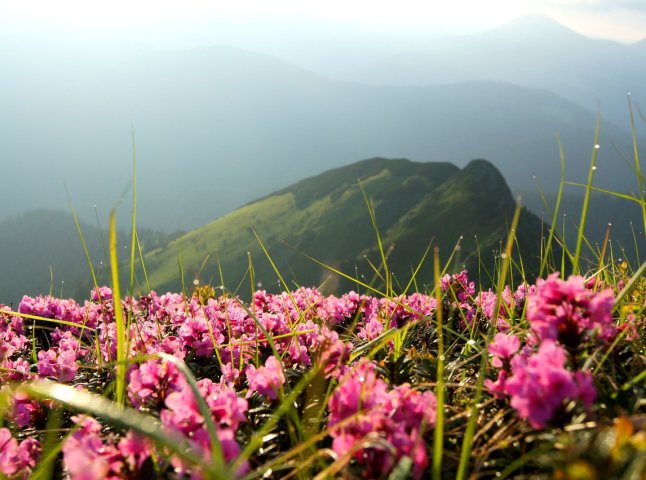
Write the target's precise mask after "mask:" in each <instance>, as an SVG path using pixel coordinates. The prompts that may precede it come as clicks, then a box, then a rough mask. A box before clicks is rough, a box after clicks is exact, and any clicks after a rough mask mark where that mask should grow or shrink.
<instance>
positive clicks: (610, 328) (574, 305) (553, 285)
mask: <svg viewBox="0 0 646 480" xmlns="http://www.w3.org/2000/svg"><path fill="white" fill-rule="evenodd" d="M613 304H614V296H613V294H612V291H611V290H604V291H602V292H599V293H595V292H593V291H591V290H589V289H587V288H586V286H585V281H584V279H583V277H580V276H576V275H573V276H571V277H569V278H568V279H567V280H560V279H559V278H558V273H554V274H552V275H550V276H549V277H548V278H547V280H539V281H538V282H537V284H536V292H535V293H534V294H533V295H530V296H529V297H528V303H527V320H528V321H529V322H530V325H531V328H532V330H534V332H536V334H537V335H538V337H539V338H541V339H548V340H558V341H559V343H561V344H562V345H566V346H568V347H576V346H578V345H579V343H580V342H581V341H582V340H583V339H585V338H590V337H595V336H596V337H597V338H598V339H599V340H601V341H609V340H612V339H613V338H614V337H615V335H616V332H617V328H616V326H615V325H614V323H613V320H612V306H613Z"/></svg>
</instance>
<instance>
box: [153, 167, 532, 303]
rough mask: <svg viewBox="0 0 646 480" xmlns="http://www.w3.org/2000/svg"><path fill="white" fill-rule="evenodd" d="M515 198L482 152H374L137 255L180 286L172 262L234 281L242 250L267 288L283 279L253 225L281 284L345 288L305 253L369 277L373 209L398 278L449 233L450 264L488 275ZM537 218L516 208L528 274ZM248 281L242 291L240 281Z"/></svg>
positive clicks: (156, 277)
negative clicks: (441, 157) (412, 155)
mask: <svg viewBox="0 0 646 480" xmlns="http://www.w3.org/2000/svg"><path fill="white" fill-rule="evenodd" d="M362 190H363V191H362ZM364 193H365V197H366V199H368V203H366V201H365V199H364V198H363V196H364ZM515 206H516V205H515V201H514V199H513V198H512V195H511V193H510V191H509V188H508V186H507V185H506V183H505V180H504V179H503V177H502V176H501V174H500V172H498V170H497V169H496V168H495V167H494V166H493V165H492V164H491V163H489V162H487V161H485V160H474V161H472V162H470V163H469V164H468V165H467V166H466V167H465V168H464V169H462V170H461V169H459V168H458V167H456V166H455V165H452V164H450V163H415V162H411V161H409V160H404V159H400V160H389V159H385V158H374V159H370V160H364V161H361V162H358V163H355V164H352V165H349V166H347V167H342V168H337V169H334V170H330V171H328V172H325V173H323V174H321V175H318V176H315V177H311V178H308V179H306V180H303V181H301V182H298V183H296V184H294V185H292V186H290V187H287V188H285V189H282V190H279V191H277V192H275V193H274V194H272V195H269V196H267V197H264V198H261V199H259V200H257V201H254V202H252V203H250V204H248V205H245V206H244V207H242V208H240V209H238V210H235V211H233V212H232V213H230V214H228V215H225V216H223V217H221V218H219V219H217V220H215V221H213V222H211V223H209V224H207V225H205V226H203V227H201V228H199V229H196V230H194V231H191V232H189V233H187V234H186V235H184V236H182V237H180V238H178V239H176V240H175V241H173V242H172V243H171V244H170V245H169V246H168V247H167V248H163V249H158V250H155V251H153V252H151V253H150V254H148V255H147V256H146V258H145V262H146V267H147V269H148V272H149V276H150V281H151V284H152V286H153V288H155V289H158V290H160V291H165V290H166V289H178V288H182V285H181V283H180V280H179V279H180V275H179V268H180V266H181V268H182V270H183V273H184V278H183V280H184V287H185V288H186V286H187V285H190V288H192V283H193V281H194V280H198V281H200V282H203V283H210V284H214V285H216V284H218V285H219V284H221V283H224V285H225V286H226V287H227V288H229V289H232V290H233V289H235V288H236V286H237V285H238V284H239V283H240V282H241V280H242V279H243V277H245V274H246V273H247V271H248V268H249V255H250V256H251V261H252V265H253V274H254V282H256V283H257V284H259V285H262V287H263V288H267V289H269V290H278V289H280V288H281V287H285V286H281V285H280V284H279V281H278V276H277V274H276V273H275V271H274V270H273V267H272V266H271V265H270V263H269V261H268V260H267V258H266V255H265V254H264V253H263V252H262V249H261V247H260V245H259V241H258V239H257V238H256V237H255V234H254V233H253V231H254V230H255V232H256V233H257V235H258V237H259V238H260V239H261V241H262V242H263V244H264V245H265V247H266V249H267V250H268V252H269V255H270V256H271V258H272V260H273V262H274V263H275V265H276V267H277V269H278V271H279V272H280V273H282V275H283V277H284V279H285V281H286V282H287V283H288V284H289V285H286V287H287V288H291V287H293V286H294V285H306V286H318V285H322V288H323V290H324V291H338V289H339V288H346V287H349V288H351V287H352V286H353V284H352V282H349V283H348V281H347V280H345V281H344V279H343V277H340V276H337V275H335V274H333V273H332V272H331V271H330V270H329V269H328V268H325V267H323V266H321V265H320V264H318V263H317V262H315V261H313V260H311V259H308V258H306V257H305V255H304V254H307V255H308V256H311V257H313V258H315V259H316V260H317V261H318V262H321V263H323V264H325V265H327V266H330V267H332V268H335V269H338V270H340V271H342V272H345V273H347V274H349V275H350V276H351V277H354V278H360V279H365V281H370V280H371V279H372V277H373V276H374V275H375V272H374V269H373V268H372V267H371V266H370V262H372V264H373V265H374V266H375V267H379V265H380V263H381V258H380V252H379V249H378V247H377V240H376V233H375V228H374V226H373V224H372V222H371V216H370V209H374V214H375V218H376V226H377V229H378V231H379V234H380V236H381V238H382V240H383V247H384V250H385V251H387V253H388V255H389V260H388V263H389V264H390V265H392V269H391V272H392V274H393V275H394V281H395V282H396V284H398V285H399V287H400V288H404V286H405V285H406V284H407V282H408V281H409V279H410V278H411V274H412V272H413V271H414V270H415V269H416V268H417V266H418V264H419V262H420V260H421V259H422V258H423V256H424V252H425V251H426V249H427V247H428V246H429V245H433V246H435V245H437V246H439V247H440V250H441V252H442V256H443V258H444V259H445V260H446V259H448V257H449V255H450V254H451V252H452V251H453V249H454V246H455V245H456V243H458V241H460V247H459V250H458V251H457V252H456V254H455V257H454V265H455V266H458V267H460V266H466V267H467V268H469V269H470V271H472V272H474V273H475V272H480V279H479V280H480V281H482V282H483V283H484V284H489V283H490V276H491V275H493V273H494V271H493V269H494V263H495V262H494V257H495V255H496V254H497V253H499V251H500V245H501V242H504V240H505V238H506V235H507V229H508V227H509V224H510V222H511V217H512V215H513V212H514V209H515ZM541 228H542V225H541V221H540V220H538V218H537V217H536V216H535V215H533V214H531V213H529V212H528V211H525V210H523V212H522V214H521V219H520V224H519V228H518V247H519V251H520V252H521V253H522V255H523V259H524V260H525V268H526V269H527V272H526V273H527V275H528V276H531V273H532V272H533V271H534V270H535V269H536V268H537V263H538V261H537V258H538V256H539V253H540V242H541V238H542V232H541ZM252 229H253V230H252ZM476 235H477V237H476ZM218 262H219V265H218ZM220 269H221V271H222V273H223V276H224V279H221V278H220V273H219V272H220ZM431 276H432V275H431V268H430V266H429V264H428V262H426V263H425V264H424V265H422V269H421V270H420V271H419V273H418V275H417V276H416V280H417V281H418V282H420V283H424V282H427V281H429V280H430V279H431ZM248 281H249V278H248V279H247V283H246V284H245V286H244V288H243V293H244V292H248V291H249V290H248V289H249V287H248V286H249V283H248ZM354 286H355V287H356V284H354Z"/></svg>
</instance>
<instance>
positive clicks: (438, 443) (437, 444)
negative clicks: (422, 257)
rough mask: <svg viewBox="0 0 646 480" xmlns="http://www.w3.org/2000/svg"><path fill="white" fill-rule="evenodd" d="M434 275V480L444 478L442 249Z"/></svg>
mask: <svg viewBox="0 0 646 480" xmlns="http://www.w3.org/2000/svg"><path fill="white" fill-rule="evenodd" d="M433 253H434V262H433V274H434V279H435V300H436V302H437V307H436V308H435V316H436V319H437V339H438V340H437V387H436V388H435V397H436V398H437V413H436V418H435V432H434V442H433V480H439V479H441V478H442V456H443V447H444V332H443V329H442V326H443V318H442V283H441V280H440V249H439V248H438V247H435V249H434V252H433Z"/></svg>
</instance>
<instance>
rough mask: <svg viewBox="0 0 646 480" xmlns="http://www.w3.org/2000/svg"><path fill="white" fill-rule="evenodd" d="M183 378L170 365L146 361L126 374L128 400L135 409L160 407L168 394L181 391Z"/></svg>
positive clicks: (156, 360)
mask: <svg viewBox="0 0 646 480" xmlns="http://www.w3.org/2000/svg"><path fill="white" fill-rule="evenodd" d="M184 384H185V381H184V377H183V376H182V375H180V373H179V371H178V370H177V368H176V367H175V365H173V364H172V363H168V362H166V361H164V360H159V359H154V360H147V361H146V362H143V363H142V364H141V365H138V366H135V367H133V368H132V369H130V370H129V372H128V398H129V399H130V402H131V403H132V406H133V407H135V408H140V407H142V406H146V407H152V408H156V407H158V406H161V405H162V404H163V403H164V400H165V399H166V396H167V395H168V394H169V393H170V392H174V391H178V390H181V389H182V387H183V386H184Z"/></svg>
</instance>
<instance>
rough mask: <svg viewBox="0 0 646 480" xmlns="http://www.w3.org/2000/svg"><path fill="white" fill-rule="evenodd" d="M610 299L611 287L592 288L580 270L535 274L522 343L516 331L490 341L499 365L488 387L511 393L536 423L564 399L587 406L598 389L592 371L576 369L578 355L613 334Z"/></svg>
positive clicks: (523, 413) (496, 392)
mask: <svg viewBox="0 0 646 480" xmlns="http://www.w3.org/2000/svg"><path fill="white" fill-rule="evenodd" d="M613 303H614V295H613V293H612V291H611V290H609V289H606V290H603V291H601V292H595V291H593V290H592V289H591V288H589V287H588V286H586V282H585V281H584V279H583V277H580V276H572V277H570V278H568V279H567V280H560V279H559V278H558V274H552V275H550V276H549V277H548V279H547V280H539V281H538V282H537V285H536V288H535V289H532V291H531V293H530V294H529V296H528V299H527V321H528V322H529V327H530V331H529V333H528V334H527V335H526V338H525V346H524V347H522V348H521V340H520V339H519V338H518V337H517V336H516V335H514V334H511V333H498V334H497V335H496V336H495V338H494V341H493V343H491V344H490V345H489V347H488V350H489V353H491V355H492V356H493V360H492V366H493V367H495V368H497V369H499V370H498V376H497V379H496V380H495V381H492V380H486V386H487V388H488V389H489V391H490V392H491V393H492V394H494V395H495V396H496V397H497V398H500V399H502V398H505V397H510V404H511V406H512V407H514V409H515V410H516V411H517V412H518V415H519V416H520V417H521V418H524V419H526V420H528V421H529V423H530V424H531V426H532V427H534V428H543V427H545V426H546V425H547V424H548V423H549V422H550V421H551V420H553V419H554V418H555V416H557V413H558V412H559V411H563V410H564V409H565V408H566V403H567V401H576V402H579V403H580V404H581V405H582V406H584V407H585V408H586V409H588V410H589V409H590V408H591V406H592V403H593V402H594V400H595V398H596V395H597V392H596V389H595V387H594V381H593V378H592V374H591V372H590V371H588V370H584V369H579V365H578V363H579V362H578V359H579V357H580V355H582V354H589V353H590V352H589V351H588V349H589V348H590V347H597V346H599V345H603V344H607V342H609V341H611V340H612V339H613V338H614V337H615V335H616V333H617V328H616V326H615V325H614V322H613V319H612V315H611V312H612V306H613Z"/></svg>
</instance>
